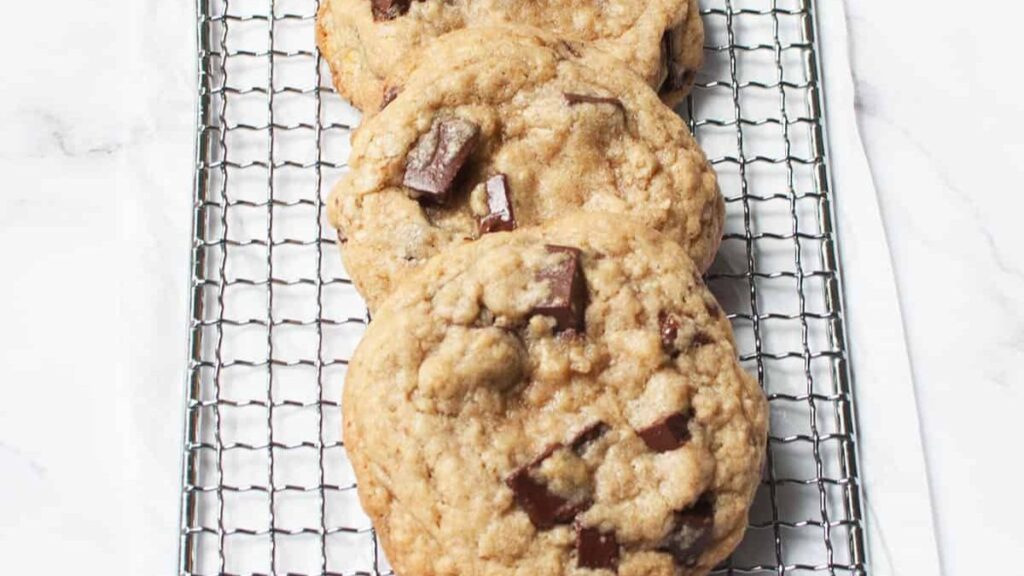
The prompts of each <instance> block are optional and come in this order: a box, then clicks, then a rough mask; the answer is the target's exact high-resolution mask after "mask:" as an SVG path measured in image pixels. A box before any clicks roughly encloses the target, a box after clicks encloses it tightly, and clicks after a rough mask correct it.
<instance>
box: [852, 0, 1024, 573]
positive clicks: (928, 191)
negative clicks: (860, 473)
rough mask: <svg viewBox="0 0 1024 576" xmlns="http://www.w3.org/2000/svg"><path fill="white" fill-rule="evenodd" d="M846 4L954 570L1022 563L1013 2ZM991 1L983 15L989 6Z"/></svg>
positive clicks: (1020, 266) (1023, 302)
mask: <svg viewBox="0 0 1024 576" xmlns="http://www.w3.org/2000/svg"><path fill="white" fill-rule="evenodd" d="M963 6H964V5H963V3H960V2H956V3H954V2H952V1H949V0H943V1H941V2H935V1H931V2H925V1H924V0H906V1H903V2H887V1H884V0H851V1H849V2H847V3H846V12H847V20H848V23H849V31H850V46H851V53H852V64H853V76H854V84H855V87H856V112H857V119H858V124H859V126H860V131H861V135H862V138H863V141H864V146H865V149H866V151H867V156H868V161H869V164H870V167H871V173H872V175H873V178H874V183H875V187H876V190H877V193H878V199H879V203H880V206H881V212H882V216H883V220H884V222H885V229H886V233H887V236H888V240H889V243H890V246H891V251H892V261H893V268H894V270H895V272H896V280H897V286H898V289H899V293H900V303H901V307H902V312H903V319H904V326H905V330H906V336H907V344H908V348H909V351H910V358H911V364H912V369H913V374H914V382H915V387H916V391H917V401H918V406H919V409H920V418H921V427H922V436H923V438H924V445H925V450H926V457H927V461H928V468H929V476H930V480H931V489H932V495H933V505H934V512H935V521H936V531H937V535H938V540H939V550H940V555H941V559H942V566H943V572H944V573H945V574H947V575H961V574H964V575H967V574H1000V575H1002V574H1015V573H1019V572H1020V567H1019V559H1014V558H1013V556H1014V554H1015V553H1017V554H1019V551H1021V550H1024V528H1022V527H1021V525H1020V522H1019V520H1020V518H1021V517H1024V500H1022V499H1020V498H1017V497H1014V496H1007V495H1006V493H1005V490H1006V489H1007V488H1008V487H1010V486H1013V485H1014V484H1015V483H1016V482H1015V480H1016V479H1017V478H1020V477H1021V474H1022V473H1024V463H1022V461H1021V459H1020V458H1019V457H1015V456H1013V454H1015V453H1018V452H1019V450H1018V448H1017V447H1016V446H1015V444H1016V442H1015V441H1014V439H1015V438H1019V436H1020V432H1019V429H1018V423H1019V421H1020V420H1019V418H1020V411H1021V407H1022V406H1024V377H1022V376H1021V363H1022V361H1024V255H1022V252H1021V251H1020V250H1019V248H1018V247H1017V240H1018V237H1017V234H1016V232H1017V231H1018V228H1017V227H1018V226H1020V220H1019V219H1020V210H1021V208H1024V197H1022V195H1021V192H1024V186H1022V184H1021V182H1022V178H1024V165H1022V163H1021V162H1020V160H1019V158H1020V154H1021V153H1022V152H1024V144H1022V143H1021V141H1020V138H1019V135H1020V134H1021V133H1024V100H1022V98H1021V97H1020V94H1021V90H1022V89H1024V81H1022V80H1021V77H1020V74H1018V73H1015V72H1013V70H1018V69H1019V62H1017V61H1016V60H1017V59H1016V57H1015V56H1014V54H1016V53H1019V48H1018V47H1017V45H1018V42H1019V31H1018V30H1017V26H1016V23H1017V22H1020V19H1021V18H1022V17H1024V7H1022V6H1021V5H1020V4H1019V3H1013V2H1007V1H999V2H994V3H990V4H987V5H986V6H985V9H984V10H983V11H980V12H979V13H976V14H975V13H973V12H971V11H969V10H965V9H964V8H963ZM982 12H983V13H982Z"/></svg>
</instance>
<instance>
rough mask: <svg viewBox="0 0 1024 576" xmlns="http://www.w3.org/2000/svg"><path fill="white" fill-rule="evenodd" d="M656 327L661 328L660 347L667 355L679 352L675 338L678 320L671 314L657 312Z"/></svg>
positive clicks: (677, 333)
mask: <svg viewBox="0 0 1024 576" xmlns="http://www.w3.org/2000/svg"><path fill="white" fill-rule="evenodd" d="M658 328H659V329H660V330H661V347H662V348H663V349H664V350H665V352H668V353H669V355H671V356H672V357H675V356H676V355H678V354H679V348H678V347H677V346H676V338H678V337H679V320H678V319H676V317H675V316H674V315H672V314H669V313H668V312H665V311H662V312H660V313H659V314H658Z"/></svg>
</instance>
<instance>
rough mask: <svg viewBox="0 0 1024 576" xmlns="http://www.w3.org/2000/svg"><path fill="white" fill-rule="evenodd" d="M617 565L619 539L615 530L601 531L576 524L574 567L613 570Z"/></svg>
mask: <svg viewBox="0 0 1024 576" xmlns="http://www.w3.org/2000/svg"><path fill="white" fill-rule="evenodd" d="M618 566H619V541H618V539H616V538H615V532H614V531H612V532H601V531H600V530H598V529H597V528H584V527H582V526H580V525H579V524H578V523H577V524H576V567H577V568H590V569H593V570H601V569H604V570H615V569H616V568H618Z"/></svg>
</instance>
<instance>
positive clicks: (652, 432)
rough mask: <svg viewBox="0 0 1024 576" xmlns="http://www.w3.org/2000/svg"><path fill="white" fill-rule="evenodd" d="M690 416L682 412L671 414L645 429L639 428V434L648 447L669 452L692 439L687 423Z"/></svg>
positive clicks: (656, 450)
mask: <svg viewBox="0 0 1024 576" xmlns="http://www.w3.org/2000/svg"><path fill="white" fill-rule="evenodd" d="M689 423H690V417H689V416H688V415H687V414H683V413H682V412H676V413H675V414H669V415H668V416H665V417H664V418H662V419H661V420H658V421H657V422H655V423H654V424H651V425H650V426H648V427H647V428H644V429H643V430H637V432H636V433H637V435H638V436H640V439H641V440H643V441H644V444H647V447H648V448H650V449H651V450H654V451H655V452H668V451H669V450H675V449H676V448H679V447H680V446H682V445H683V444H685V443H686V441H687V440H689V439H690V430H689V428H688V427H687V425H688V424H689Z"/></svg>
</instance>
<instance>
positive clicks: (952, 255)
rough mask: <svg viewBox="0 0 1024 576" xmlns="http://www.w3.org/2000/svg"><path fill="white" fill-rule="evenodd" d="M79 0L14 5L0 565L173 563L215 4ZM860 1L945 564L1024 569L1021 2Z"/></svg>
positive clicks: (867, 104) (872, 140) (110, 567)
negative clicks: (203, 89) (196, 95)
mask: <svg viewBox="0 0 1024 576" xmlns="http://www.w3.org/2000/svg"><path fill="white" fill-rule="evenodd" d="M821 1H823V2H824V1H828V0H821ZM58 4H59V5H60V8H59V9H56V8H53V7H51V9H50V10H49V11H48V13H47V15H46V16H45V17H43V16H41V15H40V14H39V12H38V9H37V8H30V7H29V6H28V5H27V3H17V4H15V5H12V6H9V7H5V15H4V18H3V19H2V22H0V45H2V48H3V50H2V52H0V53H2V54H4V63H5V69H6V72H7V74H6V75H5V81H4V83H3V86H2V87H0V125H2V126H3V127H4V128H3V132H2V136H0V169H2V172H0V173H2V174H3V175H4V179H3V182H4V184H3V186H2V192H0V259H2V260H0V261H2V262H3V273H2V274H3V280H2V281H0V318H2V321H3V324H4V329H3V330H0V387H2V396H0V559H2V560H0V565H3V566H4V569H3V570H2V571H3V572H5V573H12V574H19V573H25V574H28V573H47V574H49V573H54V574H56V573H64V572H72V571H74V572H75V573H80V572H82V570H81V568H82V567H83V566H86V567H89V570H86V572H92V571H99V570H102V571H104V572H105V573H111V574H152V573H170V572H171V571H173V570H174V566H175V565H176V550H175V547H174V537H173V535H174V534H175V533H176V531H177V524H178V507H177V502H178V488H179V484H178V473H179V453H180V440H181V439H180V429H181V428H180V427H181V422H180V420H181V414H180V406H181V402H180V400H181V393H182V382H183V369H184V359H185V355H186V350H185V341H186V340H185V318H186V299H185V296H186V290H185V287H186V282H187V272H188V266H187V259H188V254H189V250H188V245H189V238H188V230H189V227H190V198H189V196H188V194H183V193H182V191H183V190H189V189H190V188H191V186H192V145H193V134H192V130H193V127H192V124H193V110H194V102H193V88H192V87H193V77H194V70H193V65H194V64H193V36H194V30H193V27H192V17H193V12H192V7H191V3H190V2H182V3H171V2H158V1H154V0H148V1H138V0H136V1H131V0H105V1H101V2H93V3H90V4H87V5H86V4H81V3H72V2H58ZM954 8H956V9H954ZM115 14H116V17H115V16H113V15H115ZM847 16H848V20H849V26H850V46H849V47H850V51H851V53H852V63H853V74H854V79H855V87H856V113H857V119H858V123H859V127H860V131H861V135H862V137H863V141H864V145H865V149H866V152H867V157H868V161H869V164H870V169H871V175H872V177H873V180H874V184H875V188H876V190H877V195H878V201H879V204H880V207H881V212H882V216H883V221H884V224H885V230H886V234H887V237H888V241H889V244H890V246H891V253H892V265H893V269H894V270H895V274H896V282H897V287H898V290H899V297H900V305H901V308H902V314H903V323H904V327H905V331H906V335H907V345H908V349H909V352H910V360H911V365H912V369H913V375H914V382H915V389H916V398H917V404H918V408H919V412H920V420H921V433H922V437H923V439H924V445H925V450H926V457H927V464H928V469H929V476H930V483H931V490H932V503H933V507H934V512H935V524H936V530H937V534H938V539H939V548H940V554H941V559H942V564H943V570H942V571H943V573H944V574H946V575H948V576H960V575H964V576H968V575H974V574H1013V573H1017V572H1015V570H1014V569H1012V568H1011V566H1012V564H1011V560H1010V559H1008V557H1010V556H1011V555H1012V554H1013V553H1015V552H1017V551H1020V550H1024V528H1021V524H1020V518H1022V517H1024V499H1021V498H1020V497H1018V496H1016V495H1014V493H1012V492H1010V493H1009V494H1006V495H1004V490H1014V489H1015V488H1014V486H1015V484H1016V480H1017V479H1019V478H1021V477H1022V473H1024V464H1022V459H1021V457H1020V454H1021V450H1020V448H1019V447H1017V445H1016V443H1014V442H1013V441H1012V440H1011V439H1014V438H1017V437H1019V436H1020V432H1019V431H1018V429H1017V427H1016V425H1017V422H1018V421H1017V419H1016V416H1017V413H1018V412H1019V411H1020V409H1021V408H1020V407H1021V406H1024V386H1022V384H1024V378H1022V377H1021V376H1020V374H1019V371H1018V370H1017V368H1018V366H1019V365H1021V364H1022V363H1024V312H1022V310H1024V257H1022V256H1021V251H1019V250H1018V249H1017V247H1016V245H1015V241H1016V240H1017V238H1016V237H1015V236H1014V233H1013V230H1014V228H1015V226H1017V225H1019V224H1015V223H1016V219H1017V218H1019V214H1017V213H1016V210H1015V209H1020V208H1024V186H1022V184H1021V182H1024V164H1022V163H1021V162H1020V161H1019V158H1020V156H1021V153H1022V152H1024V145H1022V144H1021V143H1020V140H1019V139H1018V135H1019V134H1024V98H1022V97H1021V92H1022V90H1021V89H1022V88H1024V81H1022V80H1021V78H1020V75H1019V74H1012V73H1011V71H1012V70H1015V69H1017V68H1019V63H1018V62H1017V58H1016V53H1017V52H1019V50H1018V49H1017V42H1018V36H1019V33H1018V32H1017V27H1018V26H1019V23H1020V22H1021V21H1024V7H1022V6H1021V5H1019V4H1017V3H1011V2H1008V1H1002V2H996V3H990V4H988V5H986V6H985V7H984V8H977V9H974V10H965V9H963V8H962V3H960V2H957V3H955V4H954V2H953V1H952V0H941V1H932V2H927V3H926V2H924V1H923V0H907V1H905V2H900V3H893V2H886V1H884V0H849V1H848V2H847ZM129 215H130V217H126V216H129ZM840 232H841V233H842V230H841V231H840ZM154 254H159V255H160V257H157V258H155V257H154ZM58 271H59V272H58ZM162 287H170V288H169V289H161V288H162ZM852 313H856V312H855V311H853V312H852ZM893 473H897V471H895V470H894V471H893ZM884 536H885V535H884V534H882V535H881V536H880V537H881V538H883V540H884Z"/></svg>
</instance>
